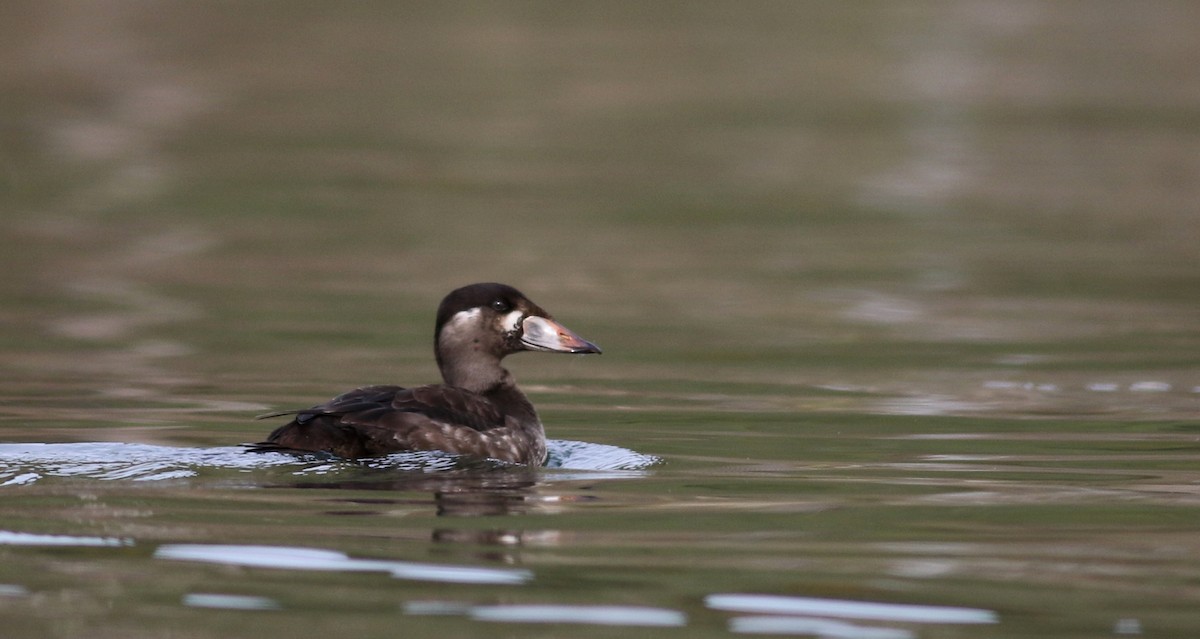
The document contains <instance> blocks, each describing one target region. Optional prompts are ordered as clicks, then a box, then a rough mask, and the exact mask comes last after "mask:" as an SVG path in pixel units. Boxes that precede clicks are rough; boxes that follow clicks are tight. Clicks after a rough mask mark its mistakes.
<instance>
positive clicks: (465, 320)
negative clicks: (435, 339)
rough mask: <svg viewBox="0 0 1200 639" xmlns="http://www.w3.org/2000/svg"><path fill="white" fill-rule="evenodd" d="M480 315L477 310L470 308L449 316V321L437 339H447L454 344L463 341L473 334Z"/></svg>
mask: <svg viewBox="0 0 1200 639" xmlns="http://www.w3.org/2000/svg"><path fill="white" fill-rule="evenodd" d="M480 314H481V313H480V311H479V309H477V308H472V309H469V310H465V311H459V312H457V313H455V314H454V315H451V316H450V320H449V321H448V322H446V325H445V326H443V327H442V332H441V337H440V338H439V339H448V340H451V341H455V342H457V341H459V340H462V339H465V338H466V337H467V336H468V335H471V334H472V333H474V332H475V330H476V328H475V327H477V326H479V316H480Z"/></svg>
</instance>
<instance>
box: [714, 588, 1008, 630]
mask: <svg viewBox="0 0 1200 639" xmlns="http://www.w3.org/2000/svg"><path fill="white" fill-rule="evenodd" d="M704 603H705V605H707V606H708V607H709V608H712V609H714V610H729V611H733V612H748V613H755V614H762V613H767V614H783V615H813V616H818V617H834V618H839V619H871V620H875V621H902V622H905V623H955V624H978V623H982V624H991V623H996V622H997V621H999V620H998V619H997V617H996V613H995V612H992V611H991V610H983V609H979V608H956V607H951V606H914V605H907V604H889V603H875V602H870V601H850V600H845V599H821V598H817V597H784V596H777V595H757V594H714V595H709V596H708V597H705V599H704Z"/></svg>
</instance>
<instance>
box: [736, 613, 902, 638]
mask: <svg viewBox="0 0 1200 639" xmlns="http://www.w3.org/2000/svg"><path fill="white" fill-rule="evenodd" d="M729 630H730V631H731V632H737V633H741V634H753V635H806V636H813V637H827V638H832V637H837V638H841V639H911V638H912V637H915V636H916V635H915V634H913V633H912V632H910V631H908V630H904V629H903V628H880V627H873V626H859V625H856V624H852V623H846V622H844V621H833V620H831V619H820V618H817V617H734V618H733V619H730V620H729Z"/></svg>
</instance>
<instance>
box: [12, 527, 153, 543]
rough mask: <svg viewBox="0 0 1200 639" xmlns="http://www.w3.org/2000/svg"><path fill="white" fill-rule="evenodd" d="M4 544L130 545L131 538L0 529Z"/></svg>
mask: <svg viewBox="0 0 1200 639" xmlns="http://www.w3.org/2000/svg"><path fill="white" fill-rule="evenodd" d="M0 545H4V546H132V545H133V540H132V539H125V538H118V537H77V536H74V535H37V534H33V533H23V532H13V531H10V530H0Z"/></svg>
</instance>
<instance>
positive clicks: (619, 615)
mask: <svg viewBox="0 0 1200 639" xmlns="http://www.w3.org/2000/svg"><path fill="white" fill-rule="evenodd" d="M468 614H469V616H470V617H471V618H472V619H477V620H479V621H502V622H515V623H581V624H591V625H605V626H683V625H685V624H686V623H687V617H686V616H685V615H684V614H683V613H682V612H678V611H675V610H666V609H664V608H646V607H642V606H568V605H548V604H533V605H510V606H475V607H472V608H471V609H470V611H469V613H468Z"/></svg>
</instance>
